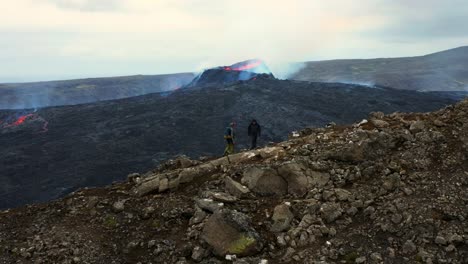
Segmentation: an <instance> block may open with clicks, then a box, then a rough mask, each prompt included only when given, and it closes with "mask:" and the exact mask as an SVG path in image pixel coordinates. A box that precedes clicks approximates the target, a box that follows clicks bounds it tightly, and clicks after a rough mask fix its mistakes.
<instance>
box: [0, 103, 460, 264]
mask: <svg viewBox="0 0 468 264" xmlns="http://www.w3.org/2000/svg"><path fill="white" fill-rule="evenodd" d="M368 120H369V121H368V122H360V123H357V124H355V125H353V126H346V127H340V126H333V127H329V128H318V129H306V130H303V131H301V132H300V133H297V134H296V133H295V134H294V135H293V136H292V138H291V139H290V140H288V141H285V142H282V143H279V144H275V145H271V146H269V147H267V148H263V149H259V150H255V151H249V152H244V153H239V154H235V155H232V156H229V157H224V158H220V159H213V160H209V161H204V162H202V161H192V160H188V159H186V158H181V159H178V160H174V161H170V162H168V163H166V164H164V166H161V167H160V168H159V169H157V170H154V171H150V172H148V173H147V174H145V175H138V174H133V175H130V176H129V178H128V182H126V183H119V184H114V185H112V186H110V187H106V188H102V189H85V190H80V191H78V192H76V193H73V194H71V195H69V196H67V197H66V198H64V199H61V200H58V201H55V202H52V203H48V204H43V205H35V206H28V207H23V208H18V209H13V210H10V211H4V212H1V213H0V252H1V253H2V254H0V261H2V262H3V263H30V262H31V261H32V260H34V262H35V263H137V262H140V263H178V264H182V263H236V264H244V263H247V264H250V263H252V264H257V263H421V262H422V263H466V262H467V261H468V246H467V245H468V222H467V221H466V218H467V217H468V209H467V208H468V207H467V203H468V193H467V192H466V188H467V186H468V162H467V159H468V156H467V154H468V100H465V101H463V102H461V103H459V104H457V105H454V106H449V107H446V108H445V109H442V110H439V111H436V112H433V113H427V114H415V113H408V114H402V113H393V114H390V115H384V114H383V113H381V112H375V113H371V115H370V116H369V119H368Z"/></svg>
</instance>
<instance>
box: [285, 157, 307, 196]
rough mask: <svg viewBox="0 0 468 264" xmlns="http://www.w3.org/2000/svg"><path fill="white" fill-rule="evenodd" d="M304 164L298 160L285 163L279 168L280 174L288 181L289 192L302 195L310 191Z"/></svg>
mask: <svg viewBox="0 0 468 264" xmlns="http://www.w3.org/2000/svg"><path fill="white" fill-rule="evenodd" d="M305 171H306V168H305V166H304V165H302V164H300V163H296V162H290V163H286V164H283V165H282V166H280V167H279V168H278V174H279V175H280V176H281V177H282V178H283V179H285V180H286V182H287V183H288V193H289V194H292V195H293V196H296V197H300V196H303V195H304V194H306V193H307V191H308V179H307V176H306V175H305V173H304V172H305Z"/></svg>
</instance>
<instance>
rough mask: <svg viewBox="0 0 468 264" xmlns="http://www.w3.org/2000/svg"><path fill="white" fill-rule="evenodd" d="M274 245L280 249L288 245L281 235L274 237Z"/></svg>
mask: <svg viewBox="0 0 468 264" xmlns="http://www.w3.org/2000/svg"><path fill="white" fill-rule="evenodd" d="M276 243H277V244H278V245H279V246H281V247H285V246H287V245H288V243H287V242H286V240H285V239H284V234H281V235H279V236H277V237H276Z"/></svg>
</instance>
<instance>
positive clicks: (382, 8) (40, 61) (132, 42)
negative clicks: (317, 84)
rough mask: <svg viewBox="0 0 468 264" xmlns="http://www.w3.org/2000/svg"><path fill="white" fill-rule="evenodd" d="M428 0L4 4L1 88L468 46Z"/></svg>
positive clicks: (456, 17) (449, 9)
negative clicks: (51, 79)
mask: <svg viewBox="0 0 468 264" xmlns="http://www.w3.org/2000/svg"><path fill="white" fill-rule="evenodd" d="M428 1H429V2H427V1H424V2H423V1H420V0H414V1H403V0H392V1H390V0H362V1H359V4H356V1H354V0H328V1H319V0H292V1H288V2H284V1H271V0H269V1H267V0H256V1H251V0H249V1H247V0H237V1H211V0H158V1H155V0H15V1H2V2H1V3H0V9H1V10H2V11H3V12H2V16H0V34H2V38H1V39H0V60H2V61H3V60H4V59H5V58H7V59H9V61H13V63H14V65H16V66H15V67H12V66H11V65H0V82H1V81H2V80H4V77H3V76H12V75H20V74H19V73H20V72H21V71H23V72H22V73H21V76H32V75H34V76H37V75H41V74H42V75H44V78H47V76H51V75H50V71H49V70H46V68H48V67H44V65H52V66H53V68H54V71H53V72H54V73H55V75H54V76H56V75H60V74H62V75H63V76H69V75H73V74H77V75H80V76H83V77H86V76H99V75H107V74H133V73H159V72H161V73H167V72H177V71H189V70H192V71H195V70H197V69H200V68H203V67H209V66H215V65H230V64H232V63H234V62H236V61H241V60H245V59H249V58H261V59H263V60H265V61H266V62H267V63H269V64H272V65H273V64H274V65H280V66H281V64H283V63H286V62H298V61H306V60H319V59H336V58H356V57H357V58H368V57H382V56H385V57H389V56H402V55H419V54H421V53H425V52H432V51H436V50H438V49H445V48H450V47H452V45H455V46H460V45H463V44H465V43H466V42H465V43H463V41H465V40H466V39H467V38H465V36H466V30H465V27H464V23H461V22H462V20H464V17H466V14H468V10H467V8H466V7H465V6H466V5H464V4H463V3H462V1H460V0H451V1H438V0H437V1H436V0H428ZM457 43H458V44H457ZM69 64H70V65H69ZM71 64H73V65H71ZM90 64H98V65H99V67H97V66H96V67H94V66H93V67H90ZM123 64H125V65H126V66H125V67H123V66H120V65H123ZM67 65H68V66H67ZM117 65H119V66H117ZM148 65H150V66H151V65H152V67H148ZM275 67H276V66H275ZM279 68H281V67H279ZM30 69H35V70H34V71H32V70H30Z"/></svg>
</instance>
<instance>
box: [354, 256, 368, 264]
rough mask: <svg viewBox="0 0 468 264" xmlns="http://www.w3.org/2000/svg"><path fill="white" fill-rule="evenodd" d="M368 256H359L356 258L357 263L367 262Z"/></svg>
mask: <svg viewBox="0 0 468 264" xmlns="http://www.w3.org/2000/svg"><path fill="white" fill-rule="evenodd" d="M366 261H367V258H366V257H359V258H357V259H356V261H355V262H356V263H366Z"/></svg>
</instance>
